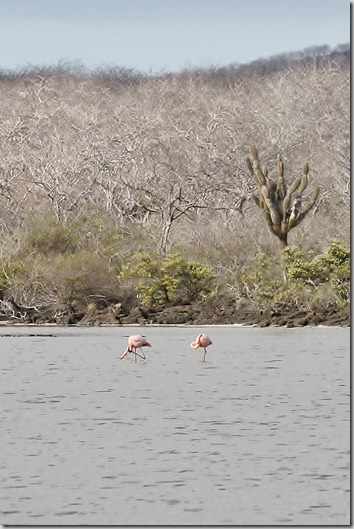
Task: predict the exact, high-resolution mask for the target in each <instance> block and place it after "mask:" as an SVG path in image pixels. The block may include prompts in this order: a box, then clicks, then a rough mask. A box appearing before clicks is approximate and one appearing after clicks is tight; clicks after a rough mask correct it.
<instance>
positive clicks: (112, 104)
mask: <svg viewBox="0 0 354 529" xmlns="http://www.w3.org/2000/svg"><path fill="white" fill-rule="evenodd" d="M347 51H348V50H347V48H345V49H344V48H343V49H342V50H337V53H336V54H333V53H328V50H327V49H326V50H322V52H323V53H321V54H318V53H312V54H307V55H306V57H305V58H304V57H303V55H301V54H299V55H298V56H296V57H294V58H293V60H290V59H291V58H290V59H289V57H288V58H287V60H286V61H285V63H284V64H282V63H281V61H280V59H279V57H278V58H276V64H277V65H278V66H277V67H273V68H271V67H269V64H268V67H267V68H264V63H262V64H261V65H260V64H259V63H257V64H255V65H253V67H252V65H250V66H249V67H248V68H246V67H242V68H237V67H232V68H231V67H230V68H211V69H210V70H198V71H197V70H193V71H183V72H181V73H178V74H161V75H148V76H146V75H140V74H137V73H135V72H134V71H129V70H124V69H102V70H100V71H96V72H87V71H85V69H83V68H80V67H79V66H76V67H75V66H71V67H70V65H69V66H68V65H65V64H64V65H59V66H57V67H54V68H47V69H46V68H29V69H27V70H23V71H18V72H2V73H1V75H0V94H1V110H0V111H1V123H0V152H1V157H0V215H1V226H0V230H1V237H0V259H1V264H2V272H1V275H0V281H1V282H2V283H1V285H0V287H1V293H2V297H3V298H6V296H7V297H8V296H13V297H15V298H16V299H17V300H19V301H21V302H24V303H29V304H31V303H34V304H40V303H44V302H45V301H48V300H50V301H52V302H53V303H54V302H56V301H58V302H59V301H60V302H63V301H65V300H68V299H70V300H72V299H75V296H76V297H78V298H79V297H80V296H81V298H82V300H83V302H84V301H85V302H88V301H89V300H90V299H92V298H95V299H97V298H98V297H100V296H101V297H102V298H104V299H105V300H110V299H112V300H117V299H118V298H119V296H120V295H122V289H123V290H124V289H126V284H125V283H124V281H123V279H122V275H121V270H122V267H124V266H127V265H129V262H130V259H131V258H132V257H133V255H134V254H135V253H136V252H138V251H142V250H143V251H144V252H147V253H148V254H150V255H151V256H155V257H156V256H159V255H161V256H164V255H166V254H170V253H172V252H176V251H178V252H179V255H182V256H183V258H184V259H186V260H191V261H195V262H198V263H200V264H201V265H203V266H207V267H210V268H211V269H212V270H213V277H214V279H215V278H217V281H219V282H220V283H225V285H226V284H227V281H226V280H225V278H226V277H228V278H229V277H230V276H232V275H234V274H236V273H237V272H238V271H239V270H240V269H241V268H242V267H244V266H245V265H247V263H249V262H251V261H252V260H253V259H254V258H255V256H256V255H257V254H258V253H260V252H262V253H264V254H268V255H270V256H271V255H273V254H274V253H275V252H277V251H278V250H277V243H276V241H275V240H274V236H272V234H271V233H269V232H268V231H267V228H266V226H265V225H264V224H263V219H262V218H261V216H260V214H259V211H258V210H257V207H256V206H255V205H254V203H253V202H252V201H251V200H250V197H251V194H252V193H253V192H254V191H255V184H254V182H253V180H252V179H251V177H250V176H249V173H248V171H247V166H246V161H245V159H246V156H247V154H248V149H249V145H250V143H254V144H255V145H256V146H257V149H258V152H259V154H260V157H261V159H262V161H264V162H267V165H268V167H269V169H270V175H272V171H276V167H277V157H278V155H279V154H281V156H282V159H283V163H284V168H285V175H288V177H289V178H290V179H291V180H293V179H294V177H296V176H299V175H301V173H302V168H303V164H304V162H305V161H307V162H308V163H309V167H310V171H309V184H308V188H309V197H308V199H309V200H310V193H311V190H312V189H313V188H314V187H316V186H319V187H320V196H319V200H318V203H317V205H316V207H315V208H313V211H312V212H311V214H310V215H308V216H307V218H306V219H305V221H304V222H303V223H302V224H301V225H300V226H299V227H297V228H296V229H294V230H293V231H292V232H291V235H290V238H289V241H288V242H289V244H290V245H297V246H298V247H300V248H301V249H302V250H303V251H305V252H309V251H310V252H313V253H314V254H319V253H321V252H323V251H324V250H325V249H326V248H327V247H328V246H329V245H330V244H331V240H332V239H334V238H336V239H340V240H341V241H344V243H347V244H349V229H350V213H349V198H350V197H349V194H350V189H349V187H350V184H349V182H350V167H349V149H350V129H349V122H350V120H349V111H350V99H349V98H350V78H349V68H348V63H347V61H346V60H344V59H345V57H346V53H347ZM319 55H320V57H319ZM343 57H344V59H343ZM274 64H275V63H273V66H274ZM260 66H262V67H261V68H260ZM305 199H306V197H305ZM1 278H2V279H1ZM84 285H85V286H84ZM225 285H224V286H225ZM225 288H227V287H226V286H225ZM231 290H232V289H231ZM125 295H127V294H126V293H125Z"/></svg>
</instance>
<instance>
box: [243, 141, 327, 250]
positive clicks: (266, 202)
mask: <svg viewBox="0 0 354 529" xmlns="http://www.w3.org/2000/svg"><path fill="white" fill-rule="evenodd" d="M249 151H250V154H249V156H248V157H247V158H246V162H247V167H248V170H249V172H250V175H251V176H252V178H253V180H254V182H255V183H256V184H257V187H258V196H257V195H252V198H253V200H254V202H255V203H256V205H257V206H258V207H259V208H260V209H261V211H262V213H263V216H264V218H265V221H266V223H267V226H268V228H269V230H270V231H271V232H272V233H273V234H274V235H275V236H276V237H278V239H279V243H280V247H281V248H282V249H283V248H285V247H286V246H287V245H288V233H289V231H290V230H291V229H292V228H295V227H296V226H298V225H299V224H300V222H301V221H302V220H303V219H304V218H305V217H306V215H307V214H308V212H309V211H310V210H311V209H312V208H313V206H314V205H315V203H316V200H317V198H318V195H319V192H320V188H319V187H316V188H315V189H314V191H313V193H312V196H311V200H310V201H309V202H308V204H307V205H306V206H305V207H304V208H303V209H302V194H303V192H304V191H305V189H306V187H307V184H308V173H309V165H308V163H307V162H306V163H305V164H304V167H303V172H302V175H301V176H299V177H297V178H296V179H295V180H294V181H293V183H292V184H291V185H290V186H289V187H287V186H286V183H285V180H284V164H283V161H282V159H281V156H278V163H277V170H278V177H277V179H276V181H274V180H272V179H271V178H270V177H269V176H268V170H267V168H266V166H264V167H263V168H262V169H261V168H260V164H259V158H258V152H257V149H256V147H255V146H254V145H253V144H251V145H250V148H249ZM295 193H296V194H295Z"/></svg>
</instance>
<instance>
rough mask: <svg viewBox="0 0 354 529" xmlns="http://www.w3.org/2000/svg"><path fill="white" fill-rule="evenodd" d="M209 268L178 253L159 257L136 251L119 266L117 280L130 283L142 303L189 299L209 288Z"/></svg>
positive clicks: (199, 297)
mask: <svg viewBox="0 0 354 529" xmlns="http://www.w3.org/2000/svg"><path fill="white" fill-rule="evenodd" d="M211 274H212V269H211V268H209V267H208V266H204V265H201V264H199V263H196V262H189V261H187V260H186V259H185V258H184V257H183V256H182V255H180V254H179V253H172V254H168V255H166V256H164V257H163V258H159V257H155V256H152V255H150V254H148V253H146V252H138V253H136V254H135V255H134V256H133V259H132V261H131V263H129V264H126V265H125V266H123V267H122V269H121V273H120V279H121V281H125V283H126V284H130V285H131V286H132V287H133V288H134V289H135V290H136V292H137V294H138V296H139V297H140V299H141V302H142V303H143V304H147V305H151V306H158V305H163V304H166V303H181V304H182V303H191V302H194V301H198V300H202V299H206V298H207V297H208V296H210V295H211V292H212V288H213V287H212V275H211Z"/></svg>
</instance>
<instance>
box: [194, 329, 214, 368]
mask: <svg viewBox="0 0 354 529" xmlns="http://www.w3.org/2000/svg"><path fill="white" fill-rule="evenodd" d="M212 343H213V342H212V341H211V340H210V338H209V336H208V335H207V334H198V336H197V337H196V339H195V342H192V343H191V348H192V349H198V347H203V349H204V358H203V362H205V355H206V353H207V350H206V348H207V347H209V345H212Z"/></svg>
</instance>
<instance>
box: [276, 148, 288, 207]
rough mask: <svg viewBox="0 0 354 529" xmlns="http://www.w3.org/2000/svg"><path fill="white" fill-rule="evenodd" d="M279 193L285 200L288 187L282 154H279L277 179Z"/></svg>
mask: <svg viewBox="0 0 354 529" xmlns="http://www.w3.org/2000/svg"><path fill="white" fill-rule="evenodd" d="M277 195H278V198H279V199H280V200H283V199H284V198H285V195H286V187H285V180H284V164H283V160H282V159H281V156H278V179H277Z"/></svg>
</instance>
